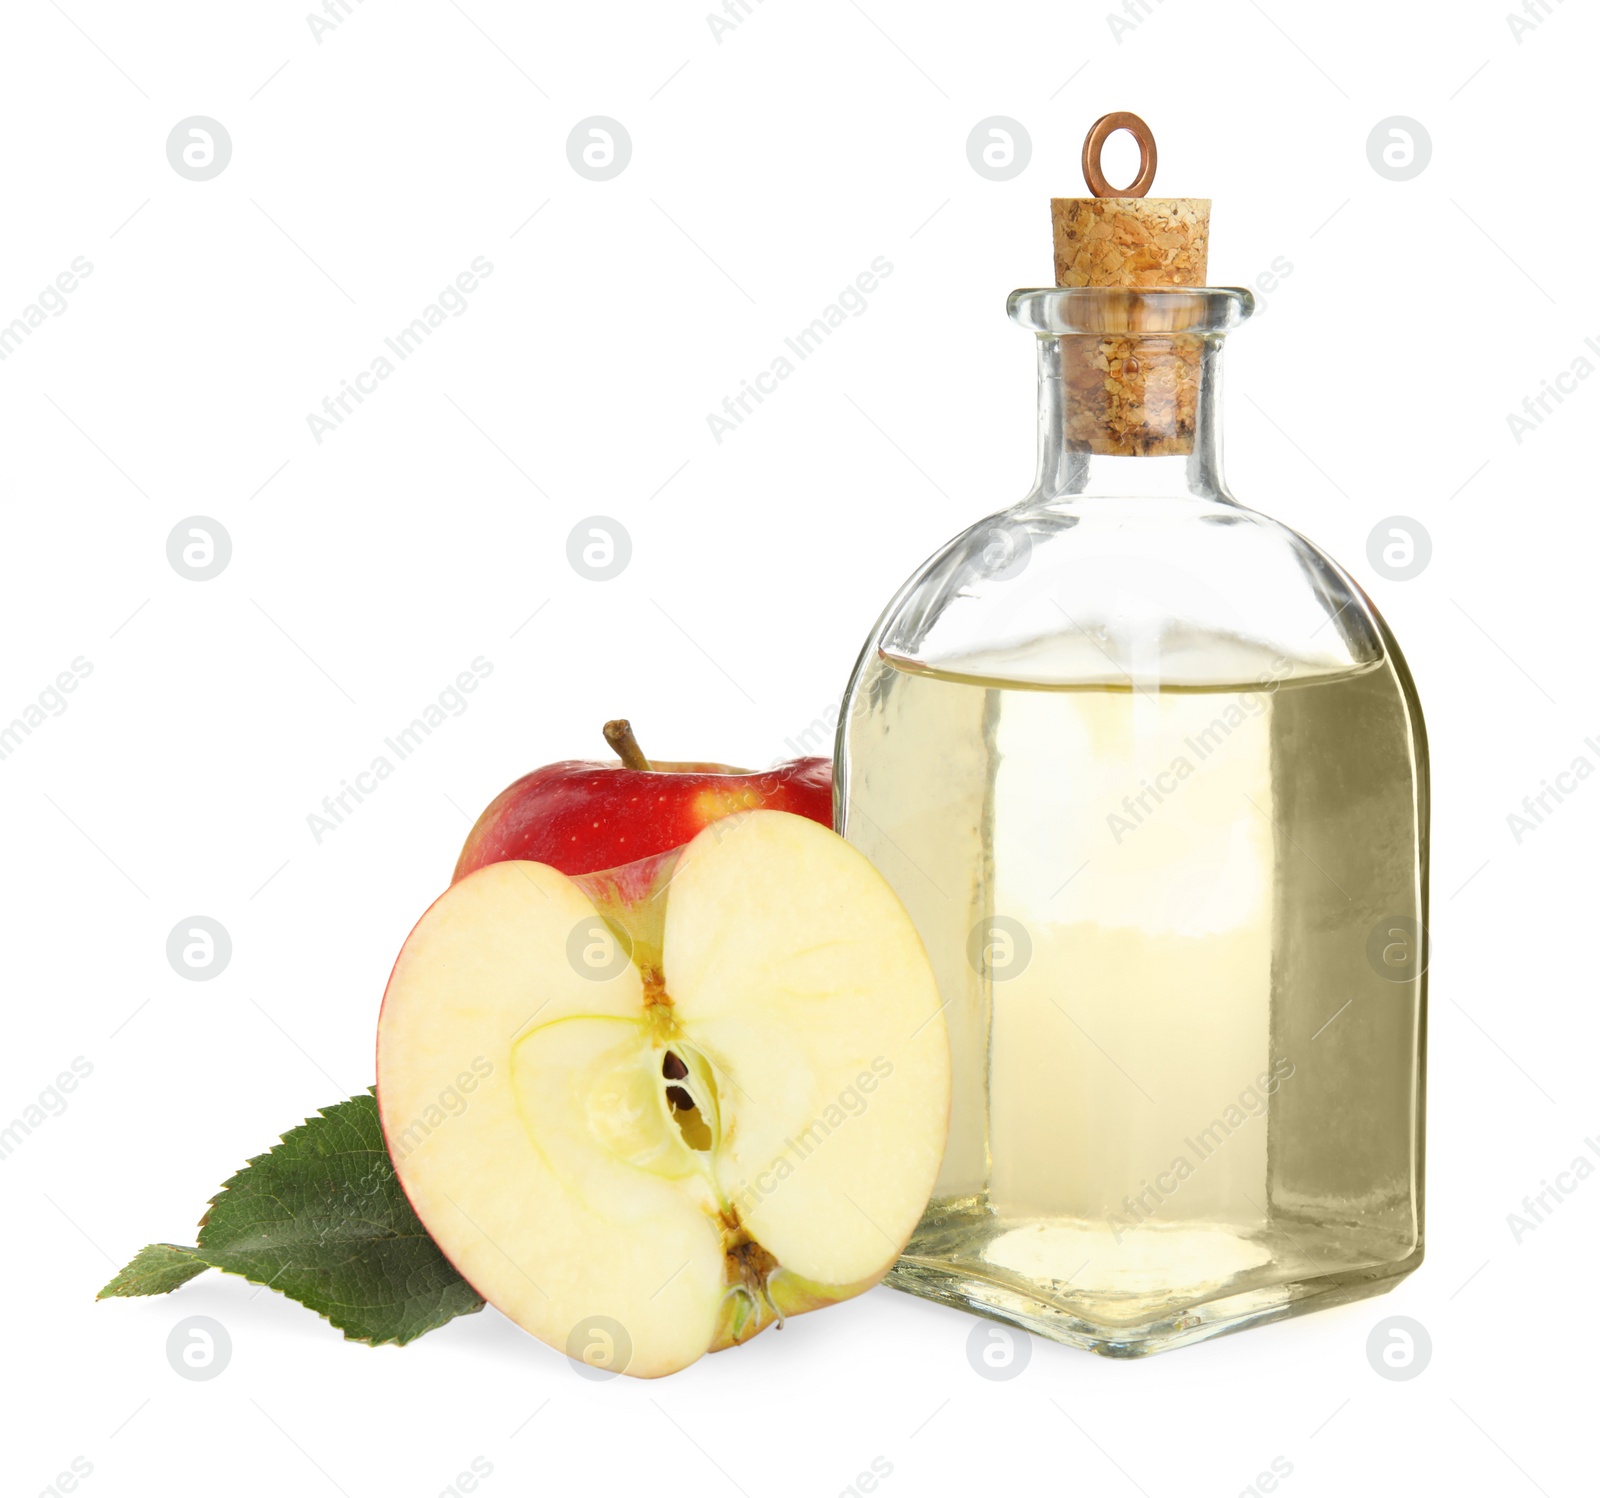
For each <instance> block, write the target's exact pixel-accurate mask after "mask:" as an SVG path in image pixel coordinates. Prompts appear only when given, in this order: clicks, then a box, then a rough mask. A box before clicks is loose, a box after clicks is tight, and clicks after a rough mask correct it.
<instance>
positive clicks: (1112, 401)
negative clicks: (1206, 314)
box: [1029, 333, 1232, 503]
mask: <svg viewBox="0 0 1600 1498" xmlns="http://www.w3.org/2000/svg"><path fill="white" fill-rule="evenodd" d="M1036 341H1037V343H1038V353H1039V463H1038V471H1037V474H1036V476H1035V480H1034V490H1033V493H1032V494H1031V495H1030V496H1029V498H1030V500H1035V501H1037V500H1041V499H1043V500H1052V499H1066V498H1073V497H1078V496H1084V497H1089V496H1105V497H1111V496H1141V497H1168V496H1170V497H1185V496H1187V497H1192V498H1195V499H1204V500H1211V501H1222V502H1225V503H1232V498H1231V496H1230V495H1229V494H1228V492H1227V485H1226V483H1225V481H1224V479H1223V474H1222V431H1221V423H1220V416H1221V409H1220V408H1221V369H1222V366H1221V360H1222V335H1221V334H1214V333H1211V334H1191V333H1181V334H1172V335H1158V336H1150V335H1122V336H1115V337H1106V336H1099V335H1095V334H1083V333H1078V334H1069V335H1066V336H1061V337H1055V336H1048V335H1047V336H1041V337H1039V338H1038V339H1037V340H1036Z"/></svg>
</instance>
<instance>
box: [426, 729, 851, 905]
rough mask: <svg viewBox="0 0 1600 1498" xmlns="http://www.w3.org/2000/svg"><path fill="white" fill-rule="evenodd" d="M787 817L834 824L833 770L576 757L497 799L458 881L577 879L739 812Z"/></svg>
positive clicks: (792, 764) (811, 763) (459, 868)
mask: <svg viewBox="0 0 1600 1498" xmlns="http://www.w3.org/2000/svg"><path fill="white" fill-rule="evenodd" d="M758 808H760V809H765V810H767V811H787V812H792V813H794V814H795V815H796V816H802V817H810V818H811V820H812V821H814V822H820V823H821V824H822V825H823V826H824V827H827V828H829V829H831V828H832V827H833V764H832V762H831V761H830V760H826V759H821V758H816V757H812V758H807V759H794V760H789V761H788V762H787V763H785V764H781V765H778V766H776V767H775V768H774V769H771V770H738V769H734V768H733V767H732V766H730V765H718V764H675V763H666V762H662V763H657V764H654V765H652V766H651V768H650V769H648V770H630V769H627V768H626V767H624V766H623V765H620V764H615V763H606V762H603V761H600V760H587V759H567V760H562V761H560V762H559V763H557V764H553V765H545V766H544V767H543V768H542V769H539V770H535V771H533V773H532V774H530V775H524V776H523V777H522V779H521V780H518V781H516V782H515V783H514V784H512V785H509V786H507V787H506V788H505V790H503V791H501V792H500V794H499V795H498V796H496V797H495V798H494V800H493V801H491V802H490V803H489V805H488V807H487V808H485V810H484V813H483V815H482V816H481V817H479V818H478V820H477V823H476V824H475V825H474V826H473V829H472V831H471V832H469V833H468V834H467V841H466V844H465V846H464V847H463V848H462V850H461V857H460V859H459V860H458V862H457V863H456V871H455V875H454V878H453V879H452V880H451V882H452V883H454V882H455V880H457V879H464V878H465V877H466V876H467V875H468V874H470V873H472V871H473V870H474V869H481V868H483V867H484V866H485V865H486V864H491V863H503V862H505V861H506V860H508V859H525V860H528V861H531V862H533V863H543V864H548V865H549V866H550V867H551V868H553V869H558V870H560V872H561V873H563V874H566V875H567V876H568V877H569V878H575V877H576V876H577V875H579V874H592V873H595V872H597V871H599V870H601V869H614V868H617V867H619V866H620V865H622V864H629V863H635V862H637V861H638V860H639V859H641V858H652V857H654V856H655V855H657V854H659V853H666V852H668V851H670V850H671V849H673V848H681V847H682V846H683V845H684V844H685V843H687V842H689V841H690V840H691V839H692V838H694V836H695V835H696V834H697V833H698V832H700V831H701V830H702V829H703V828H704V827H706V826H707V825H708V824H709V823H711V822H715V821H716V820H717V819H718V818H720V817H725V816H728V815H730V814H731V813H733V812H738V811H755V810H757V809H758Z"/></svg>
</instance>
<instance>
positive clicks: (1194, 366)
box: [835, 200, 1428, 1356]
mask: <svg viewBox="0 0 1600 1498" xmlns="http://www.w3.org/2000/svg"><path fill="white" fill-rule="evenodd" d="M1058 201H1060V202H1068V201H1070V202H1078V201H1080V200H1058ZM1087 201H1091V202H1092V201H1093V200H1087ZM1124 201H1127V200H1124ZM1146 201H1149V200H1146ZM1178 201H1193V200H1178ZM1058 228H1059V224H1058ZM1060 248H1061V246H1060V242H1059V239H1058V251H1059V250H1060ZM1058 259H1059V256H1058ZM1200 276H1201V277H1202V278H1203V276H1204V270H1203V269H1202V270H1201V271H1200ZM1251 309H1252V303H1251V298H1250V295H1249V293H1248V292H1246V291H1240V290H1233V289H1193V288H1189V289H1184V288H1174V287H1171V286H1164V287H1163V286H1156V287H1135V288H1130V287H1126V286H1122V287H1117V286H1081V287H1066V288H1060V289H1051V290H1027V291H1018V292H1014V293H1013V294H1012V296H1011V298H1010V302H1009V311H1010V314H1011V317H1012V318H1013V320H1014V321H1016V322H1017V323H1018V324H1019V325H1020V326H1021V327H1023V328H1026V329H1028V330H1029V331H1030V332H1032V333H1034V334H1035V335H1036V338H1037V346H1038V357H1039V448H1038V453H1039V458H1038V472H1037V477H1036V480H1035V483H1034V487H1033V489H1032V491H1031V492H1030V493H1029V494H1028V495H1027V497H1026V498H1025V499H1023V500H1022V501H1021V502H1020V503H1019V504H1016V505H1014V506H1013V507H1012V508H1010V509H1008V510H1003V511H1001V512H999V513H998V514H996V515H994V516H991V517H990V518H989V519H987V520H984V521H980V522H979V523H978V524H977V525H975V526H973V527H972V528H971V529H970V530H968V531H966V532H964V533H963V534H961V535H960V536H958V537H956V538H955V540H953V541H952V542H950V544H949V545H947V546H946V547H944V549H943V550H941V551H940V552H938V553H937V554H936V555H935V556H934V557H933V558H931V559H930V560H929V561H928V562H927V563H926V564H925V565H924V566H923V567H922V568H921V569H920V570H919V571H918V572H917V573H916V574H915V576H913V577H912V578H911V580H910V581H909V582H908V583H907V584H906V585H905V586H904V588H902V589H901V591H900V593H899V594H898V596H897V597H896V598H895V599H894V600H893V601H892V602H891V603H890V605H889V607H888V609H887V610H886V612H885V613H884V615H883V617H882V619H881V620H880V621H879V623H878V625H877V627H876V629H875V630H874V631H873V634H872V636H871V638H870V639H869V640H868V642H867V645H866V648H865V649H864V651H863V652H862V655H861V658H860V661H859V662H858V664H857V666H856V669H855V673H854V676H853V677H852V680H851V684H850V688H849V693H848V696H847V700H846V706H845V710H844V711H843V713H842V717H841V723H840V730H839V738H838V746H837V759H838V763H837V774H836V791H835V808H836V818H837V823H838V826H839V828H840V830H841V832H843V834H844V835H845V836H846V837H847V838H848V839H849V840H850V841H851V842H852V843H854V844H855V845H856V846H857V847H858V848H860V849H861V850H862V851H863V852H864V853H866V854H867V855H868V856H869V857H870V858H871V859H872V861H873V862H874V863H875V864H876V865H877V867H878V868H879V869H880V870H881V871H882V873H883V874H884V876H885V877H886V878H887V879H888V880H889V882H890V884H892V885H893V886H894V888H895V890H896V891H897V892H898V894H899V895H900V897H901V899H902V900H903V901H904V903H905V905H906V908H907V909H908V910H909V911H910V912H911V915H912V917H913V919H914V920H915V922H916V924H917V926H918V929H919V930H920V932H921V935H922V938H923V941H924V943H925V944H926V946H927V949H928V953H929V956H930V957H931V959H932V961H933V965H934V969H935V971H936V973H937V974H938V977H939V981H940V985H941V994H942V998H943V1000H944V1003H945V1016H946V1019H947V1021H948V1023H949V1030H950V1039H951V1047H952V1054H953V1061H954V1077H955V1085H954V1093H953V1103H952V1112H951V1119H950V1130H949V1136H948V1142H947V1148H946V1153H945V1158H944V1164H943V1168H942V1171H941V1174H940V1177H939V1181H938V1185H937V1187H936V1190H935V1194H934V1198H933V1200H932V1202H931V1203H930V1205H929V1207H928V1210H927V1213H926V1215H925V1216H924V1218H923V1220H922V1223H921V1225H920V1227H919V1228H918V1230H917V1232H916V1234H915V1235H914V1236H913V1238H912V1240H911V1243H910V1244H909V1246H908V1247H907V1249H906V1252H905V1254H904V1256H903V1257H902V1258H901V1260H900V1261H899V1263H898V1264H897V1266H896V1267H895V1268H894V1269H893V1270H892V1271H891V1273H890V1276H889V1283H891V1284H893V1285H895V1286H897V1287H898V1288H900V1289H902V1290H907V1291H910V1292H912V1293H914V1294H917V1295H922V1296H926V1297H928V1298H929V1299H932V1300H936V1301H941V1302H944V1303H946V1304H950V1305H955V1306H959V1307H961V1308H963V1309H966V1310H970V1311H974V1312H977V1313H979V1314H982V1315H986V1316H992V1317H996V1318H998V1319H1000V1320H1003V1321H1008V1322H1012V1323H1014V1324H1017V1325H1020V1326H1023V1327H1026V1328H1028V1329H1030V1330H1032V1331H1036V1332H1039V1333H1041V1334H1043V1335H1045V1336H1049V1337H1053V1338H1056V1339H1058V1340H1060V1341H1063V1342H1069V1343H1073V1344H1076V1345H1079V1346H1083V1347H1088V1348H1091V1349H1093V1350H1095V1351H1097V1352H1102V1353H1107V1354H1112V1355H1119V1356H1137V1355H1139V1354H1143V1353H1148V1352H1153V1351H1158V1350H1160V1349H1163V1348H1168V1347H1175V1346H1180V1345H1183V1344H1186V1343H1189V1342H1194V1341H1198V1340H1201V1339H1203V1338H1206V1337H1210V1336H1214V1335H1217V1334H1220V1333H1222V1332H1227V1331H1232V1330H1236V1329H1239V1328H1241V1327H1244V1326H1248V1325H1252V1324H1256V1323H1259V1322H1264V1321H1270V1320H1276V1319H1279V1318H1281V1317H1284V1316H1289V1315H1293V1314H1297V1313H1300V1312H1304V1311H1308V1310H1312V1309H1316V1308H1319V1307H1322V1306H1326V1305H1333V1304H1338V1303H1341V1302H1344V1301H1349V1300H1354V1299H1357V1298H1360V1297H1363V1296H1367V1295H1373V1294H1377V1293H1379V1292H1381V1291H1383V1290H1385V1289H1388V1288H1390V1287H1391V1286H1393V1285H1394V1284H1395V1283H1397V1282H1398V1281H1399V1280H1400V1279H1401V1278H1402V1277H1404V1276H1405V1275H1407V1274H1409V1273H1410V1272H1411V1270H1413V1269H1415V1268H1416V1267H1417V1265H1418V1264H1419V1263H1420V1262H1421V1260H1422V1252H1423V1248H1422V1242H1423V1239H1422V1179H1423V1176H1422V1163H1423V1040H1424V1015H1425V1009H1424V982H1425V980H1424V972H1425V969H1426V954H1425V946H1424V944H1425V942H1426V932H1425V921H1426V900H1427V819H1428V803H1427V794H1428V793H1427V784H1428V782H1427V748H1426V740H1425V737H1424V729H1423V722H1422V714H1421V709H1420V706H1419V704H1418V701H1417V694H1416V691H1415V689H1414V687H1413V685H1412V682H1411V677H1410V675H1409V673H1408V671H1407V669H1406V664H1405V662H1404V660H1403V659H1402V657H1401V655H1400V652H1399V649H1398V647H1397V646H1396V644H1395V641H1394V638H1393V636H1392V635H1391V634H1390V632H1389V629H1388V627H1387V626H1386V625H1385V623H1384V621H1383V620H1382V618H1381V617H1380V616H1379V614H1378V612H1377V610H1376V608H1374V606H1373V604H1372V601H1371V600H1370V599H1369V598H1368V597H1367V596H1366V595H1365V594H1364V593H1363V592H1362V590H1361V589H1360V587H1359V586H1358V585H1357V584H1356V583H1355V582H1354V581H1352V579H1351V578H1350V577H1349V576H1348V574H1346V573H1345V572H1344V571H1343V570H1342V569H1341V568H1340V567H1339V566H1338V565H1337V564H1336V563H1334V562H1333V561H1331V560H1329V559H1328V558H1327V557H1326V556H1324V555H1323V553H1322V552H1320V551H1319V550H1318V549H1317V548H1316V547H1315V546H1314V545H1312V544H1311V543H1310V542H1309V541H1307V540H1306V539H1304V538H1303V537H1301V536H1299V535H1297V534H1296V533H1295V532H1293V531H1291V530H1289V529H1288V528H1287V527H1285V526H1283V525H1280V524H1279V523H1277V522H1276V521H1274V520H1271V519H1269V518H1267V517H1266V516H1265V515H1263V514H1260V513H1258V512H1256V511H1254V510H1250V509H1246V508H1244V507H1243V506H1242V505H1240V504H1239V502H1238V501H1236V500H1235V499H1234V498H1233V497H1232V495H1231V494H1229V492H1228V490H1227V486H1226V484H1225V482H1224V480H1223V476H1222V464H1221V436H1220V428H1219V411H1218V404H1219V365H1220V357H1221V347H1222V341H1223V338H1224V336H1225V334H1226V333H1227V332H1228V331H1229V330H1231V329H1232V328H1234V327H1237V326H1238V325H1239V324H1240V323H1242V322H1243V321H1244V320H1245V319H1246V318H1247V317H1248V316H1249V315H1250V312H1251Z"/></svg>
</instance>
